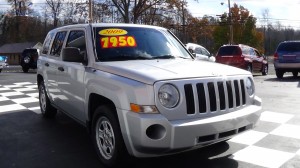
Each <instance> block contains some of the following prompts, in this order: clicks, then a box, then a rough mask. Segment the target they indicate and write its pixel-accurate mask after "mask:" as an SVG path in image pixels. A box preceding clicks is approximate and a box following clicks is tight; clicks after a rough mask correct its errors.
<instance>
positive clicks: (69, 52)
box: [62, 47, 84, 63]
mask: <svg viewBox="0 0 300 168" xmlns="http://www.w3.org/2000/svg"><path fill="white" fill-rule="evenodd" d="M62 60H63V61H66V62H80V63H83V62H84V55H83V54H80V49H79V48H76V47H66V48H64V49H63V50H62Z"/></svg>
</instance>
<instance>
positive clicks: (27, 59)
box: [21, 48, 39, 73]
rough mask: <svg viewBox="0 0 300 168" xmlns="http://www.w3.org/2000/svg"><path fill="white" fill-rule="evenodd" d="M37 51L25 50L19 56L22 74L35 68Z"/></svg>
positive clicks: (32, 49)
mask: <svg viewBox="0 0 300 168" xmlns="http://www.w3.org/2000/svg"><path fill="white" fill-rule="evenodd" d="M38 56H39V54H38V49H35V48H27V49H25V50H24V51H23V52H22V55H21V66H22V70H23V72H25V73H27V72H28V70H29V69H36V68H37V64H36V62H37V59H38Z"/></svg>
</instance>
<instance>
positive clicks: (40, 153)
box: [0, 110, 238, 168]
mask: <svg viewBox="0 0 300 168" xmlns="http://www.w3.org/2000/svg"><path fill="white" fill-rule="evenodd" d="M0 135H1V136H0V154H1V157H0V167H1V168H2V167H3V168H15V167H20V168H26V167H28V168H68V167H71V168H96V167H97V168H100V167H104V166H103V165H102V164H101V163H100V162H99V160H98V158H97V154H96V152H95V151H94V149H93V145H92V143H91V140H90V138H89V135H88V133H87V131H86V129H85V128H84V127H83V126H81V125H79V124H77V123H76V122H75V121H73V120H72V119H70V118H69V117H67V116H65V115H64V114H62V113H58V115H57V116H56V118H55V119H52V120H49V119H44V118H42V116H41V115H40V114H36V113H34V112H32V111H29V110H22V111H18V112H10V113H0ZM228 149H229V144H228V143H227V142H222V143H219V144H215V145H212V146H208V147H204V148H201V149H198V150H194V151H190V152H187V153H181V154H177V155H171V156H164V157H158V158H147V159H133V160H134V162H130V163H129V164H128V165H124V167H132V168H140V167H143V168H148V167H149V168H150V167H151V168H153V167H155V168H158V167H163V168H168V167H172V168H173V167H174V168H176V167H178V168H179V167H180V168H182V167H187V166H188V167H190V168H196V167H222V168H236V167H238V162H237V161H235V160H233V159H232V158H230V157H231V156H232V155H231V154H225V156H221V157H215V156H217V155H220V154H222V153H223V155H224V152H226V151H227V150H228Z"/></svg>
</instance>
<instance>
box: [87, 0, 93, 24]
mask: <svg viewBox="0 0 300 168" xmlns="http://www.w3.org/2000/svg"><path fill="white" fill-rule="evenodd" d="M92 11H93V9H92V0H89V20H88V22H89V23H92V22H93V16H92V14H93V12H92Z"/></svg>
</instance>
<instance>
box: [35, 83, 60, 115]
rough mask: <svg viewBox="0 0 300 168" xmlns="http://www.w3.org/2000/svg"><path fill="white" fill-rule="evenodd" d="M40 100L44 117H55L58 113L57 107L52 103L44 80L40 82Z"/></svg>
mask: <svg viewBox="0 0 300 168" xmlns="http://www.w3.org/2000/svg"><path fill="white" fill-rule="evenodd" d="M39 102H40V108H41V112H42V115H43V117H45V118H53V117H54V116H55V115H56V113H57V109H55V108H54V107H53V106H52V105H51V103H50V100H49V98H48V96H47V92H46V89H45V85H44V82H43V81H42V82H40V84H39Z"/></svg>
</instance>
